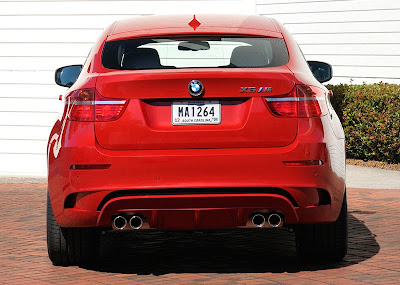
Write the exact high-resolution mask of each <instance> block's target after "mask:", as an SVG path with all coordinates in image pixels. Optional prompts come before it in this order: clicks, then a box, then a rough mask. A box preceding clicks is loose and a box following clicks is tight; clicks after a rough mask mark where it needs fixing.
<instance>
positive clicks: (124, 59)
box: [102, 36, 289, 70]
mask: <svg viewBox="0 0 400 285" xmlns="http://www.w3.org/2000/svg"><path fill="white" fill-rule="evenodd" d="M288 61H289V56H288V51H287V48H286V44H285V41H284V40H283V39H276V38H259V37H257V38H255V37H247V38H244V37H240V38H239V37H215V36H213V37H187V38H154V39H149V38H146V39H128V40H120V41H110V42H106V44H105V46H104V50H103V56H102V64H103V66H104V67H106V68H110V69H119V70H141V69H174V68H218V67H219V68H260V67H275V66H282V65H285V64H286V63H288Z"/></svg>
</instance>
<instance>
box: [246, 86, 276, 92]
mask: <svg viewBox="0 0 400 285" xmlns="http://www.w3.org/2000/svg"><path fill="white" fill-rule="evenodd" d="M256 92H257V93H266V92H272V87H260V88H258V87H240V93H256Z"/></svg>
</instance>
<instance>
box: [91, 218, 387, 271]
mask: <svg viewBox="0 0 400 285" xmlns="http://www.w3.org/2000/svg"><path fill="white" fill-rule="evenodd" d="M367 214H369V213H367ZM379 249H380V247H379V245H378V243H377V242H376V240H375V236H374V235H373V234H372V233H371V232H370V231H369V229H368V228H367V227H366V226H365V225H364V224H363V222H362V221H360V220H358V219H357V218H355V217H354V216H353V215H351V214H350V215H349V250H348V254H347V256H346V257H345V258H344V259H343V260H342V261H339V262H326V261H325V262H321V261H318V262H316V261H315V262H304V261H300V260H299V259H298V258H297V257H296V248H295V237H294V234H293V233H289V232H287V231H286V230H264V231H263V230H237V231H209V232H145V231H137V232H126V233H110V234H106V235H103V236H102V238H101V243H100V257H99V260H98V262H97V263H96V264H93V265H92V266H90V267H86V268H87V269H90V270H95V271H101V272H114V273H126V274H142V275H147V274H153V275H162V274H169V273H263V272H299V271H314V270H322V269H329V268H339V267H346V266H349V265H352V264H356V263H360V262H362V261H364V260H366V259H369V258H371V257H372V256H374V255H376V254H377V253H378V252H379Z"/></svg>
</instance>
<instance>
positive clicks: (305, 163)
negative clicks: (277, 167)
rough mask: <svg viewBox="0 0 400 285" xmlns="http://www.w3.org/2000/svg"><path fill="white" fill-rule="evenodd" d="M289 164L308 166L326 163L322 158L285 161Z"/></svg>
mask: <svg viewBox="0 0 400 285" xmlns="http://www.w3.org/2000/svg"><path fill="white" fill-rule="evenodd" d="M283 163H284V164H285V165H287V166H308V165H324V162H323V161H322V160H297V161H283Z"/></svg>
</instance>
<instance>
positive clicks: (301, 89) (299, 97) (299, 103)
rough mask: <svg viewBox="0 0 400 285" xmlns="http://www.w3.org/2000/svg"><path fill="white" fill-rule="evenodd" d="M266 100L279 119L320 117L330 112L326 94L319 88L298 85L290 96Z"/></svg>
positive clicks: (267, 98)
mask: <svg viewBox="0 0 400 285" xmlns="http://www.w3.org/2000/svg"><path fill="white" fill-rule="evenodd" d="M265 100H266V102H267V105H268V107H269V109H270V110H271V112H272V113H273V114H274V115H275V116H277V117H284V118H295V117H297V118H309V117H320V116H324V115H326V114H327V111H328V108H327V105H326V95H325V92H324V90H322V89H320V88H318V87H312V86H306V85H296V86H295V87H294V88H293V90H292V91H291V92H290V93H289V94H286V95H283V96H273V97H266V98H265Z"/></svg>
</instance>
